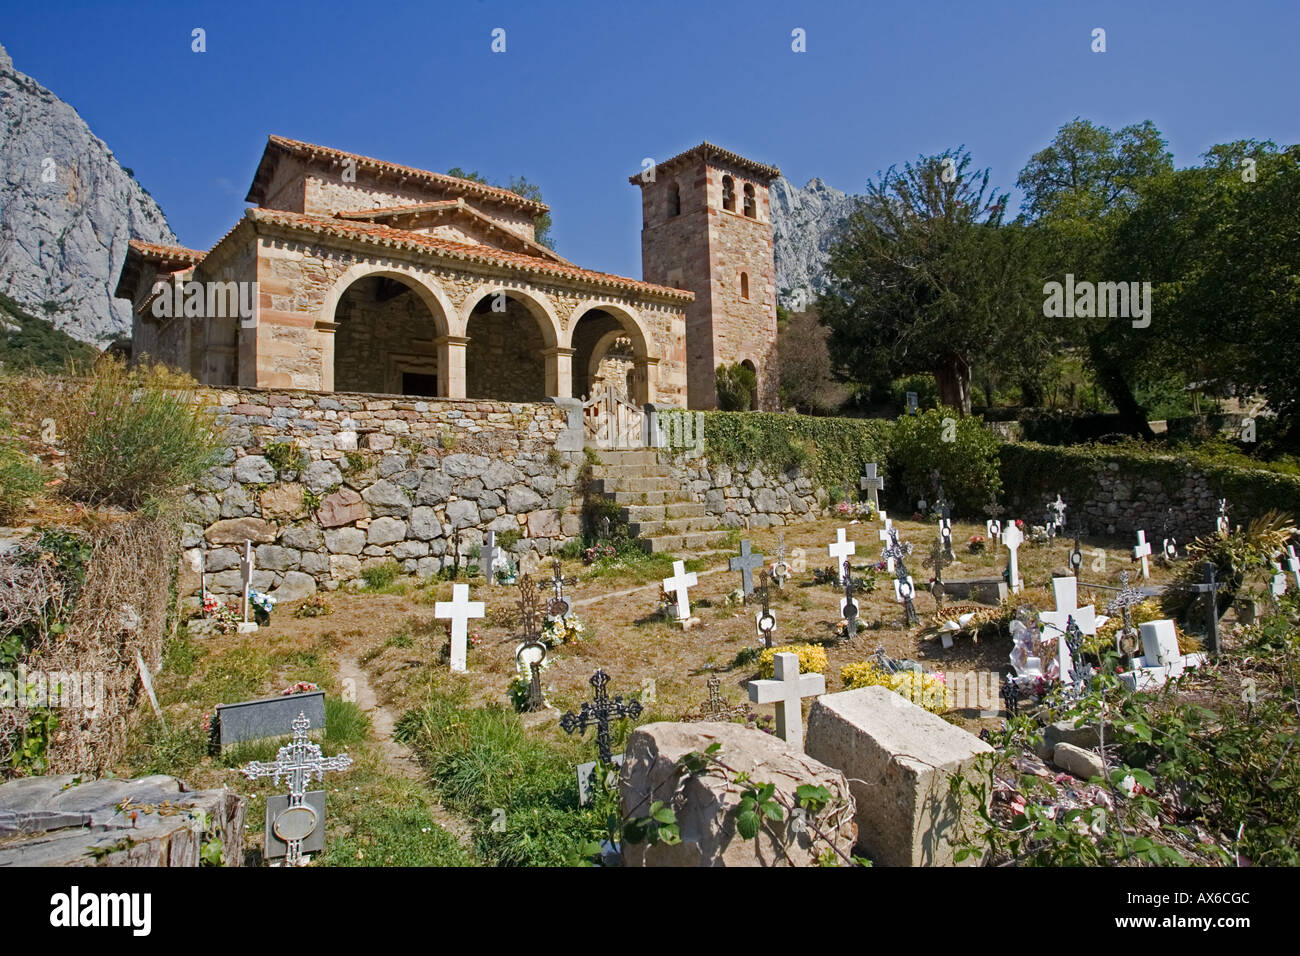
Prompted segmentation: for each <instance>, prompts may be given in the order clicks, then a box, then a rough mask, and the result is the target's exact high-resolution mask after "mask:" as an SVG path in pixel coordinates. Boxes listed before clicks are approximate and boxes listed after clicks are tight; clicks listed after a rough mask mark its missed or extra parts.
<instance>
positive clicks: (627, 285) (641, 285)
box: [245, 208, 695, 302]
mask: <svg viewBox="0 0 1300 956" xmlns="http://www.w3.org/2000/svg"><path fill="white" fill-rule="evenodd" d="M245 214H246V215H247V216H248V217H249V218H250V219H252V220H253V221H254V222H256V223H266V224H268V225H275V226H281V227H284V228H287V229H292V230H297V231H303V232H311V233H315V234H317V235H325V236H335V237H338V238H341V239H354V240H358V241H361V242H367V243H373V244H375V245H380V246H388V247H390V248H399V249H411V250H414V251H417V252H428V253H432V254H434V255H435V256H438V257H439V258H444V259H453V260H460V261H462V262H475V263H481V264H484V265H494V266H504V267H506V268H509V269H511V270H514V271H518V272H525V273H532V274H535V275H540V276H554V277H556V278H559V279H574V280H577V281H580V282H587V283H590V284H592V285H596V286H604V287H609V288H614V289H621V290H625V291H628V292H643V293H649V294H650V295H654V296H656V297H658V298H664V299H672V300H674V301H678V302H691V301H693V300H694V299H695V294H694V293H693V292H687V291H685V290H683V289H672V288H669V287H668V286H662V285H655V284H653V283H650V282H641V281H640V280H637V279H629V278H626V277H625V276H616V275H611V274H610V273H607V272H593V271H592V270H591V269H583V268H580V267H578V266H575V265H572V264H570V263H568V262H552V261H548V260H547V259H543V258H540V257H539V256H536V255H527V254H525V253H521V252H509V251H507V250H505V249H497V248H495V247H493V246H483V245H473V244H470V243H464V242H452V241H451V240H449V239H439V238H437V237H436V236H426V235H424V234H423V233H419V232H411V231H409V230H406V229H394V228H393V227H391V226H384V225H380V224H378V223H360V222H351V221H349V220H347V219H329V218H322V217H319V216H308V215H305V214H303V213H298V212H285V211H283V210H279V209H261V208H258V209H249V210H246V212H245Z"/></svg>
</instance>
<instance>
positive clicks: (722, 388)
mask: <svg viewBox="0 0 1300 956" xmlns="http://www.w3.org/2000/svg"><path fill="white" fill-rule="evenodd" d="M716 376H717V377H716V385H717V389H718V408H720V409H721V410H722V411H724V412H747V411H749V410H750V409H752V408H754V404H755V403H754V399H755V397H756V396H757V393H758V376H757V375H755V374H754V370H753V369H751V368H750V367H749V366H748V365H744V364H742V363H740V362H737V363H736V364H735V365H719V366H718V369H717V373H716Z"/></svg>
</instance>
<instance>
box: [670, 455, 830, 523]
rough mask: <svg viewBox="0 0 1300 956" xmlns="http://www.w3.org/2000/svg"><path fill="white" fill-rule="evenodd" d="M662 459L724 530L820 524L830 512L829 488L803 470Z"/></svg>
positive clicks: (680, 457)
mask: <svg viewBox="0 0 1300 956" xmlns="http://www.w3.org/2000/svg"><path fill="white" fill-rule="evenodd" d="M659 457H660V461H661V462H663V463H664V464H666V465H667V466H668V468H669V471H670V473H671V474H672V475H673V477H675V478H676V479H677V480H678V481H679V482H681V485H682V487H683V488H684V489H685V490H687V491H688V492H690V496H691V500H693V501H698V502H702V503H703V504H704V508H705V510H706V511H707V512H708V513H709V514H710V515H713V516H714V517H716V518H717V519H718V523H719V524H721V525H722V527H724V528H773V527H777V526H780V525H787V524H794V523H795V522H797V521H815V520H816V519H818V518H823V517H826V516H827V515H829V514H830V513H831V504H830V496H829V495H828V494H827V493H826V490H825V489H824V488H818V487H817V486H816V485H815V484H814V482H813V480H812V479H811V478H809V477H808V476H806V475H804V474H803V473H802V472H800V471H798V470H794V471H788V472H780V471H777V472H772V471H771V469H768V470H764V469H763V468H762V467H757V466H750V465H748V464H744V463H742V464H738V465H736V466H734V467H733V466H730V465H715V464H711V463H710V462H709V460H708V459H707V458H694V457H690V456H689V455H676V456H672V457H670V456H669V455H668V454H667V453H666V452H661V453H660V456H659Z"/></svg>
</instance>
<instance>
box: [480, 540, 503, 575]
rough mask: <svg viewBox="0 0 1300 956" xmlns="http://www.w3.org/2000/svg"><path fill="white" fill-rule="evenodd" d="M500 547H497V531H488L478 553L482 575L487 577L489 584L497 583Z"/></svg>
mask: <svg viewBox="0 0 1300 956" xmlns="http://www.w3.org/2000/svg"><path fill="white" fill-rule="evenodd" d="M500 553H501V549H500V548H498V547H497V533H496V532H495V531H489V532H488V533H487V540H486V541H484V542H483V550H482V551H481V552H480V554H479V560H480V561H481V562H482V564H483V576H484V577H485V578H487V583H488V584H489V585H491V584H496V583H497V573H496V566H497V556H498V555H499V554H500Z"/></svg>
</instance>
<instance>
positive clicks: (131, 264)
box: [113, 239, 207, 299]
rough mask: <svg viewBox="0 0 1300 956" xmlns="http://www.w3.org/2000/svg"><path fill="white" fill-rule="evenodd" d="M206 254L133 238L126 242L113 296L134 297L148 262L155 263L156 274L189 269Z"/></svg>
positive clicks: (121, 297)
mask: <svg viewBox="0 0 1300 956" xmlns="http://www.w3.org/2000/svg"><path fill="white" fill-rule="evenodd" d="M205 255H207V253H204V252H199V251H198V250H196V249H186V248H185V247H184V246H164V245H160V244H158V243H156V242H144V241H142V240H140V239H132V240H130V241H129V242H128V243H127V244H126V259H125V260H124V261H123V262H122V272H121V275H119V276H118V279H117V288H115V289H114V290H113V296H114V298H118V299H130V298H134V296H135V290H136V286H137V285H138V284H139V281H140V272H141V270H142V269H143V268H144V265H145V263H146V262H148V263H152V264H153V266H154V274H155V275H156V274H157V273H159V272H177V271H179V270H181V269H188V268H189V267H190V266H192V265H194V264H195V263H198V262H202V261H203V257H204V256H205Z"/></svg>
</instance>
